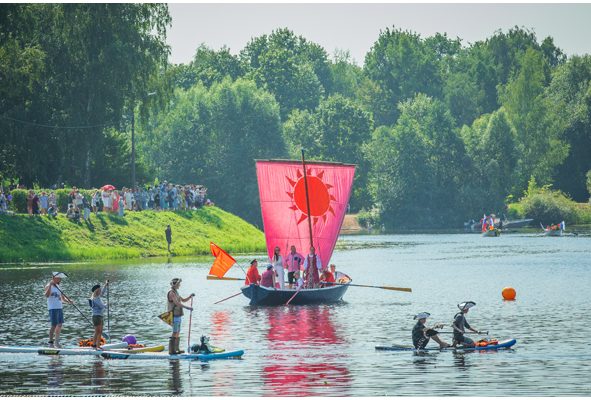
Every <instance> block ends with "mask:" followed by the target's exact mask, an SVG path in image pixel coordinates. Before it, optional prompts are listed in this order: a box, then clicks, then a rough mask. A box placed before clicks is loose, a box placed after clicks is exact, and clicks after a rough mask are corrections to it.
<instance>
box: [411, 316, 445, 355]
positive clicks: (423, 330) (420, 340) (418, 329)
mask: <svg viewBox="0 0 591 400" xmlns="http://www.w3.org/2000/svg"><path fill="white" fill-rule="evenodd" d="M430 316H431V314H429V313H428V312H422V313H418V314H417V315H415V317H414V319H415V320H418V321H417V323H416V324H415V326H414V327H413V328H412V344H413V346H414V347H415V349H417V350H422V349H424V348H425V347H426V346H427V343H429V340H431V339H433V340H434V341H435V342H437V343H438V344H439V348H441V349H443V348H446V347H450V345H449V344H448V343H446V342H445V341H443V340H441V339H440V338H439V336H437V335H438V333H439V332H437V331H436V330H435V329H440V328H443V324H438V325H435V326H433V327H432V328H429V327H427V326H426V325H425V324H426V323H427V318H429V317H430Z"/></svg>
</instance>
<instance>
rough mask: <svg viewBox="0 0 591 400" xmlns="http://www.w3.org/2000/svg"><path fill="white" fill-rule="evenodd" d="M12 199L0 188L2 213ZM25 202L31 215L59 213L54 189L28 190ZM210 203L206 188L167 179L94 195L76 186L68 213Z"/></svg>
mask: <svg viewBox="0 0 591 400" xmlns="http://www.w3.org/2000/svg"><path fill="white" fill-rule="evenodd" d="M12 200H13V199H12V196H11V195H10V193H8V194H5V193H4V191H0V213H7V212H8V209H9V205H10V202H11V201H12ZM26 202H27V213H28V214H29V215H31V216H33V215H49V216H51V217H55V216H57V213H58V204H57V196H56V194H55V192H54V191H53V190H49V191H45V190H44V191H35V190H29V192H28V194H27V198H26ZM210 205H214V203H213V202H212V201H211V200H210V199H208V198H207V188H206V187H204V186H202V185H196V184H187V185H179V184H173V183H168V182H167V181H164V182H163V183H161V184H159V185H154V186H148V187H141V188H135V189H131V188H126V187H124V188H122V189H121V190H117V189H116V188H115V187H114V186H112V185H105V186H103V187H102V188H101V189H96V190H94V191H93V192H92V194H91V195H88V194H86V195H85V194H84V193H83V192H81V191H80V190H79V189H78V188H77V187H75V186H74V187H73V188H72V190H71V191H70V193H69V195H68V206H67V211H66V216H67V217H68V219H72V220H75V221H79V220H80V218H83V219H84V220H88V219H89V218H90V213H91V212H92V213H95V214H98V213H99V212H105V213H113V214H118V215H119V216H123V215H124V214H125V211H142V210H155V211H162V210H170V211H179V210H183V211H185V210H195V209H197V208H200V207H203V206H210Z"/></svg>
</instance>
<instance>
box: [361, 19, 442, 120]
mask: <svg viewBox="0 0 591 400" xmlns="http://www.w3.org/2000/svg"><path fill="white" fill-rule="evenodd" d="M436 48H437V46H435V45H434V43H432V42H426V41H424V40H422V39H421V37H420V36H419V35H418V34H416V33H413V32H409V31H402V30H399V29H392V30H390V29H389V28H386V30H385V31H382V32H381V33H380V36H379V38H378V40H377V41H376V42H375V43H374V45H373V47H372V48H371V50H370V51H369V52H368V53H367V54H366V56H365V65H364V72H365V73H366V74H367V76H368V77H369V78H370V79H371V80H373V81H374V82H375V83H376V84H377V86H378V87H379V88H380V90H379V91H377V92H375V93H374V100H373V101H372V103H373V104H374V105H375V108H373V109H372V111H373V115H374V120H375V123H376V125H391V124H394V123H395V122H396V120H397V119H398V116H399V110H398V108H397V104H398V103H399V102H401V101H405V100H406V99H409V98H413V97H414V96H415V95H416V94H417V93H425V94H427V95H430V96H434V97H439V96H440V95H441V89H442V79H441V74H440V65H439V58H438V57H439V54H438V53H437V52H436V51H435V49H436Z"/></svg>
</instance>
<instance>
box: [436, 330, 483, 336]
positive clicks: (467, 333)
mask: <svg viewBox="0 0 591 400" xmlns="http://www.w3.org/2000/svg"><path fill="white" fill-rule="evenodd" d="M440 333H442V334H448V333H449V334H453V333H454V332H453V331H451V332H439V331H437V334H440ZM463 335H487V336H488V331H486V332H484V331H478V332H464V333H463Z"/></svg>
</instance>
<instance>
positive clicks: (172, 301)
mask: <svg viewBox="0 0 591 400" xmlns="http://www.w3.org/2000/svg"><path fill="white" fill-rule="evenodd" d="M181 281H182V279H180V278H174V279H173V280H172V281H170V290H169V291H168V294H167V295H166V297H167V300H168V311H172V317H173V318H172V336H171V337H170V340H169V342H168V353H169V354H180V353H182V351H181V350H180V349H179V346H180V335H181V321H182V318H183V309H187V310H189V311H193V307H189V306H185V305H183V303H184V302H186V301H189V300H190V299H191V298H193V297H195V293H191V294H190V295H189V296H187V297H185V298H182V297H181V295H180V294H179V292H178V290H179V287H180V286H181Z"/></svg>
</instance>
